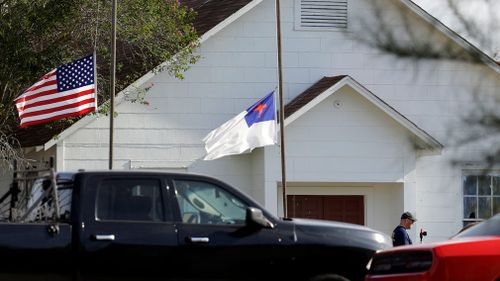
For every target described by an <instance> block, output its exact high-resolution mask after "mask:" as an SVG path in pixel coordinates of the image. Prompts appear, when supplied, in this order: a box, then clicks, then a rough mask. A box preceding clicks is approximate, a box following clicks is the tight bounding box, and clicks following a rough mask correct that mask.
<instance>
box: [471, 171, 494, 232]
mask: <svg viewBox="0 0 500 281" xmlns="http://www.w3.org/2000/svg"><path fill="white" fill-rule="evenodd" d="M463 196H464V214H463V218H464V219H463V220H464V226H465V225H467V224H468V223H471V222H476V221H482V220H484V219H487V218H490V217H492V216H493V215H494V214H496V213H500V175H466V176H464V177H463Z"/></svg>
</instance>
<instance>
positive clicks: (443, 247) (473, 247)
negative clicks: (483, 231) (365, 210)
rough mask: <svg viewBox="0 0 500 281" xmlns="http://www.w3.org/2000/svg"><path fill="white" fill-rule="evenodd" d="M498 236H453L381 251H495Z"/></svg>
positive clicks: (499, 238)
mask: <svg viewBox="0 0 500 281" xmlns="http://www.w3.org/2000/svg"><path fill="white" fill-rule="evenodd" d="M499 245H500V236H474V237H463V238H453V239H450V240H445V241H439V242H429V243H423V244H415V245H405V246H400V247H394V248H391V249H387V250H385V251H383V252H381V254H383V253H392V252H407V251H425V250H428V251H433V252H435V254H436V255H439V256H448V255H454V254H457V253H458V254H460V253H463V252H464V251H465V252H468V253H473V252H475V251H478V250H481V251H484V249H488V250H491V251H497V252H498V250H499V249H500V248H499V247H500V246H499Z"/></svg>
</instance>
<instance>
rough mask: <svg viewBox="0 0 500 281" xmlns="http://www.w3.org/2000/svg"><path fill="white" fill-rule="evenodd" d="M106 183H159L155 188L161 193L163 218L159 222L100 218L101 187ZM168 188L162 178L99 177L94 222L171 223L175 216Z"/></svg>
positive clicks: (96, 188)
mask: <svg viewBox="0 0 500 281" xmlns="http://www.w3.org/2000/svg"><path fill="white" fill-rule="evenodd" d="M106 181H113V182H117V181H126V182H130V181H155V182H157V183H158V185H156V186H155V188H158V191H159V198H161V201H160V202H161V209H162V213H163V218H160V219H159V220H134V219H108V218H104V219H103V218H99V217H98V208H99V206H98V204H99V198H98V197H99V188H100V187H101V185H102V184H103V183H104V182H106ZM168 192H169V190H168V186H167V185H166V183H165V180H164V179H163V178H161V177H147V176H133V177H130V176H108V177H99V178H98V179H97V182H96V187H95V200H94V208H93V209H94V215H93V218H94V221H95V222H101V223H105V222H116V223H130V222H137V223H162V222H169V221H172V220H173V215H172V212H171V202H170V201H169V199H168Z"/></svg>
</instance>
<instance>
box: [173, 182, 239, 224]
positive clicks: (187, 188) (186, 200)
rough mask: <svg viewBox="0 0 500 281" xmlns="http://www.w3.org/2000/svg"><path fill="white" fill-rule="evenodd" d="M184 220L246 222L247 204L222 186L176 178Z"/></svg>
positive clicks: (226, 222)
mask: <svg viewBox="0 0 500 281" xmlns="http://www.w3.org/2000/svg"><path fill="white" fill-rule="evenodd" d="M174 185H175V191H176V196H177V202H178V203H179V208H180V214H181V216H182V222H184V223H187V224H244V223H245V215H246V208H247V205H246V204H245V203H243V202H242V201H241V200H240V199H238V198H237V197H235V196H234V195H232V194H230V193H229V192H227V191H225V190H224V189H222V188H221V187H219V186H217V185H214V184H211V183H207V182H201V181H188V180H175V181H174Z"/></svg>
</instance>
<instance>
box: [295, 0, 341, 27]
mask: <svg viewBox="0 0 500 281" xmlns="http://www.w3.org/2000/svg"><path fill="white" fill-rule="evenodd" d="M347 1H348V0H295V29H299V30H300V29H304V30H315V29H316V30H337V29H346V28H347Z"/></svg>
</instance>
